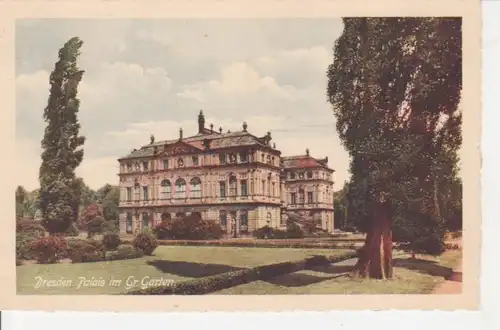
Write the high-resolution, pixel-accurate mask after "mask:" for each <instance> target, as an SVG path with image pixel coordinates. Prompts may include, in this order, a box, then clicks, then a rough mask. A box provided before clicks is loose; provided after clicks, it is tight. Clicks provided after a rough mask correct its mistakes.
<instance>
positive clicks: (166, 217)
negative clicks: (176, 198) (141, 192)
mask: <svg viewBox="0 0 500 330" xmlns="http://www.w3.org/2000/svg"><path fill="white" fill-rule="evenodd" d="M171 219H172V216H171V215H170V213H169V212H163V213H162V214H161V221H170V220H171Z"/></svg>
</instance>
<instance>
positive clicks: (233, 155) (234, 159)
mask: <svg viewBox="0 0 500 330" xmlns="http://www.w3.org/2000/svg"><path fill="white" fill-rule="evenodd" d="M229 161H230V162H231V164H236V155H235V154H229Z"/></svg>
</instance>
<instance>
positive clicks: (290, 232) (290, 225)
mask: <svg viewBox="0 0 500 330" xmlns="http://www.w3.org/2000/svg"><path fill="white" fill-rule="evenodd" d="M311 225H313V226H314V229H313V228H311ZM304 226H305V227H306V230H308V232H309V233H313V232H315V231H316V224H315V223H311V222H306V223H305V224H304ZM302 237H304V230H303V229H302V228H300V226H299V225H298V224H296V223H295V222H293V221H288V222H287V224H286V233H285V238H302Z"/></svg>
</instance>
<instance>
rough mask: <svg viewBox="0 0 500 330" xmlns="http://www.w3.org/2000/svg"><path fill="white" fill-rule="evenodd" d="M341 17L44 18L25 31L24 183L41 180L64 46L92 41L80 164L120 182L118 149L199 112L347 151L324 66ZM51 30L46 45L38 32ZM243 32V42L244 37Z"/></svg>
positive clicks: (295, 149)
mask: <svg viewBox="0 0 500 330" xmlns="http://www.w3.org/2000/svg"><path fill="white" fill-rule="evenodd" d="M339 22H340V20H339V19H337V20H332V19H319V20H310V19H283V20H281V19H278V20H45V19H42V20H36V21H31V22H27V21H26V22H22V23H20V24H19V25H18V29H16V59H17V61H16V68H17V70H18V71H17V72H18V75H17V79H16V87H17V90H16V102H17V105H16V107H17V114H16V115H17V118H16V119H17V121H16V138H17V143H18V145H19V148H20V149H21V150H23V152H22V155H21V156H19V157H18V159H17V161H18V163H20V164H22V165H20V166H22V168H23V171H22V172H21V173H30V174H26V175H24V174H23V175H19V177H18V181H19V182H20V183H23V184H25V185H26V187H35V186H37V176H38V167H39V164H40V147H39V145H40V141H41V139H42V137H43V130H44V127H45V123H44V122H43V118H42V114H43V109H44V108H45V106H46V103H47V98H48V95H49V87H50V86H49V83H48V80H49V74H50V71H51V70H52V69H53V65H54V61H55V60H56V55H57V50H58V49H59V48H60V47H61V46H62V44H63V43H64V42H65V41H66V40H67V39H68V38H69V37H71V36H74V35H77V36H79V37H81V39H82V40H83V41H84V45H83V47H82V54H81V57H80V58H79V65H80V67H81V68H82V69H84V70H85V74H84V77H83V80H82V82H81V84H80V86H79V94H78V97H79V98H80V100H81V106H80V113H79V120H80V123H81V125H82V129H81V133H82V134H83V135H84V136H86V138H87V140H86V143H85V146H84V150H85V156H84V161H83V163H82V165H81V166H80V168H79V169H78V171H77V173H78V174H79V175H81V176H83V178H84V179H85V181H86V182H87V183H88V184H89V185H90V186H91V187H93V188H98V187H99V186H102V185H103V184H105V183H107V182H109V183H117V182H118V179H117V177H116V173H117V171H118V168H117V166H118V164H117V161H116V160H117V159H118V158H119V157H121V156H123V155H125V154H127V153H128V152H130V150H131V149H133V148H138V147H139V146H142V145H144V144H147V143H148V142H149V137H150V135H151V134H154V135H155V137H156V140H163V139H175V138H177V137H178V135H179V128H180V127H182V128H183V131H184V135H185V136H187V135H191V134H195V133H196V132H197V115H198V112H199V110H200V109H203V110H204V113H205V116H206V123H207V126H209V125H210V124H211V123H213V124H214V128H215V129H218V128H219V127H222V128H223V130H224V131H227V130H231V131H235V130H241V127H242V123H243V121H245V122H247V124H248V129H249V131H250V132H252V133H253V134H255V135H257V136H262V135H264V134H266V132H268V131H270V132H271V133H272V136H273V139H274V142H275V143H276V145H277V147H278V148H279V149H280V150H282V151H283V153H284V154H286V155H293V154H303V153H304V152H305V149H306V148H309V149H310V150H311V154H312V155H314V156H316V157H324V156H328V157H329V159H330V165H331V167H333V168H335V169H336V170H338V171H339V174H340V172H343V173H342V174H341V176H346V172H345V173H344V169H346V168H347V164H348V158H347V156H346V153H345V151H344V150H343V148H342V147H341V145H340V142H339V141H338V138H337V137H336V133H335V123H334V117H333V114H332V112H331V108H330V105H329V104H328V103H327V102H326V97H325V93H324V89H325V86H326V77H325V73H324V72H325V70H326V67H327V65H328V64H329V62H330V61H331V60H332V58H331V55H330V53H331V52H330V51H329V50H328V49H329V48H330V45H331V44H333V41H334V40H335V38H336V36H337V35H338V33H340V31H341V23H339ZM42 37H43V40H44V43H43V44H40V43H39V42H38V40H40V39H41V38H42ZM241 40H245V42H243V43H242V42H241Z"/></svg>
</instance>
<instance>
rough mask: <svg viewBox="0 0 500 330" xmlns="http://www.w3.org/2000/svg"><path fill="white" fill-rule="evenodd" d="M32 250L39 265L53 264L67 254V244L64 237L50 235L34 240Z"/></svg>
mask: <svg viewBox="0 0 500 330" xmlns="http://www.w3.org/2000/svg"><path fill="white" fill-rule="evenodd" d="M31 248H32V251H33V254H34V256H35V259H36V260H37V261H38V263H40V264H52V263H56V262H57V261H59V259H61V257H62V256H63V253H65V252H66V250H67V243H66V240H65V239H64V237H62V236H57V235H50V236H46V237H42V238H38V239H36V240H34V241H33V242H32V245H31Z"/></svg>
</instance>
